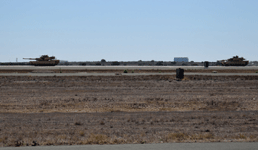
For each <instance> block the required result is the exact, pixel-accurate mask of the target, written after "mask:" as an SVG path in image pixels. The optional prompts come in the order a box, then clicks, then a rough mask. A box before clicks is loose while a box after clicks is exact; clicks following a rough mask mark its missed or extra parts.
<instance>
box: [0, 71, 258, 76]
mask: <svg viewBox="0 0 258 150" xmlns="http://www.w3.org/2000/svg"><path fill="white" fill-rule="evenodd" d="M121 75H123V76H146V75H176V73H121ZM184 75H202V76H258V73H184ZM0 76H117V75H116V74H115V73H85V72H80V73H0Z"/></svg>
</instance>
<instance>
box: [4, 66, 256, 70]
mask: <svg viewBox="0 0 258 150" xmlns="http://www.w3.org/2000/svg"><path fill="white" fill-rule="evenodd" d="M176 68H183V69H189V70H202V69H207V70H228V69H234V70H258V66H245V67H243V66H227V67H225V66H210V67H209V68H204V67H203V66H43V67H39V66H0V70H56V69H66V70H85V69H91V70H111V69H112V70H124V69H130V70H170V69H172V70H175V69H176Z"/></svg>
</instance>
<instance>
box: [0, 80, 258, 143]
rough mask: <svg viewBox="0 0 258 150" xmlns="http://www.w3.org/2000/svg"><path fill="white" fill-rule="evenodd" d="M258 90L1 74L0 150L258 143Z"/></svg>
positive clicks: (219, 83)
mask: <svg viewBox="0 0 258 150" xmlns="http://www.w3.org/2000/svg"><path fill="white" fill-rule="evenodd" d="M257 93H258V77H257V76H227V77H225V76H216V77H214V76H186V77H185V79H184V80H183V81H177V80H175V76H166V75H162V76H158V75H156V76H98V77H96V76H88V77H29V76H23V77H12V76H9V77H0V95H1V97H0V112H1V113H0V131H1V132H0V146H15V145H16V146H24V145H37V144H39V145H60V144H115V143H158V142H159V143H160V142H161V143H162V142H207V141H210V142H213V141H217V142H218V141H223V142H224V141H225V142H229V141H258V130H257V129H258V120H257V117H258V111H257V110H258V94H257ZM33 141H34V142H33Z"/></svg>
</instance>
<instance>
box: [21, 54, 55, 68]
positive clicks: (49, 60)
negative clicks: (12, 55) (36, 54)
mask: <svg viewBox="0 0 258 150" xmlns="http://www.w3.org/2000/svg"><path fill="white" fill-rule="evenodd" d="M23 59H28V60H36V61H30V64H31V65H34V66H55V65H57V64H58V63H59V60H56V58H55V57H54V56H51V57H49V56H48V55H42V56H41V57H40V58H23Z"/></svg>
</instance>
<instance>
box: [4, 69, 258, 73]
mask: <svg viewBox="0 0 258 150" xmlns="http://www.w3.org/2000/svg"><path fill="white" fill-rule="evenodd" d="M124 70H127V72H128V73H132V72H133V73H161V72H162V73H175V72H176V69H148V70H146V69H143V70H141V69H134V70H132V69H114V70H112V69H110V70H108V69H78V70H76V69H72V70H71V69H61V68H60V69H26V70H15V69H1V70H0V73H60V72H61V73H79V72H85V73H86V72H87V73H114V72H118V73H123V72H124ZM184 70H185V72H187V73H193V72H195V73H212V72H213V71H216V72H218V73H258V70H257V69H244V68H241V69H239V68H237V69H219V70H217V69H194V68H191V69H184Z"/></svg>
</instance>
